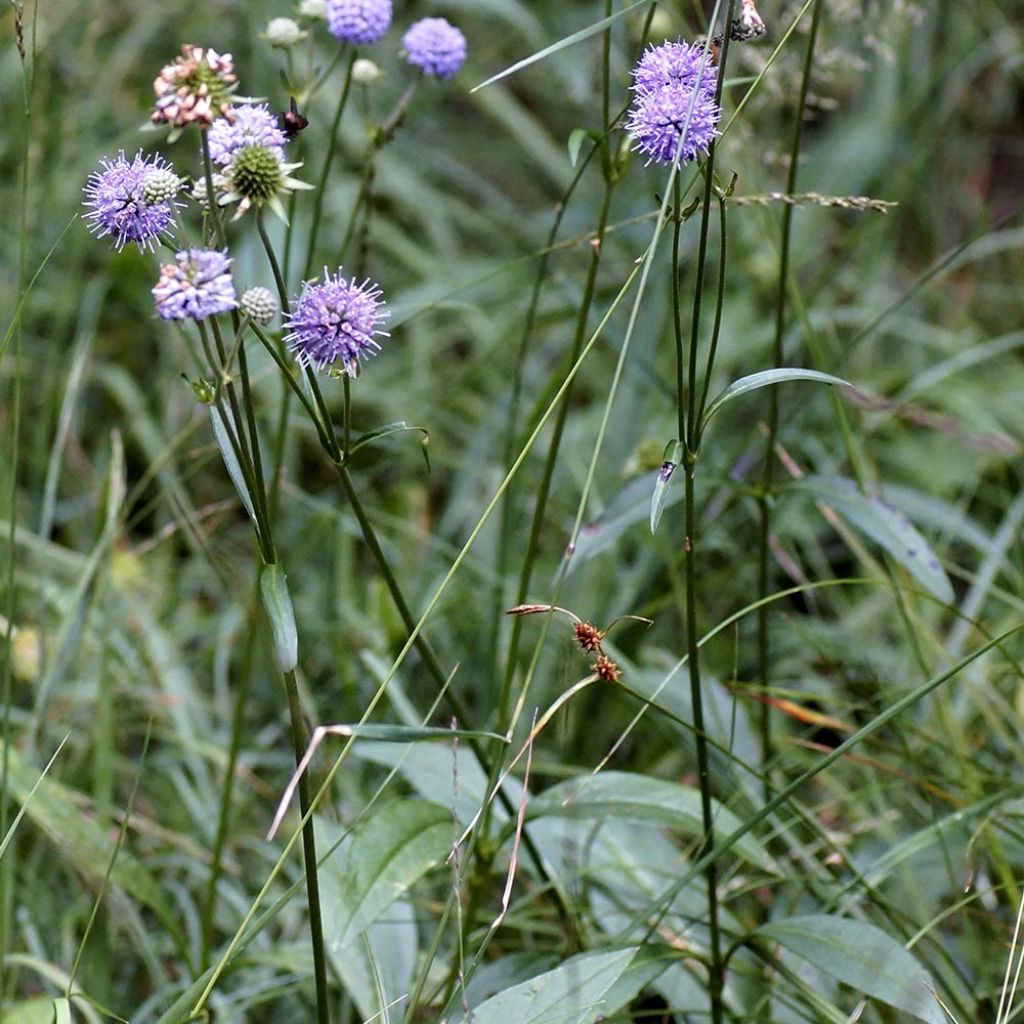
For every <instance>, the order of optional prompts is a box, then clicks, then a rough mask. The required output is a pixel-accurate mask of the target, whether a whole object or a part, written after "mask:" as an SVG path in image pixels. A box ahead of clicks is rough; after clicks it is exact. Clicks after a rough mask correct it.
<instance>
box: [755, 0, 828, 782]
mask: <svg viewBox="0 0 1024 1024" xmlns="http://www.w3.org/2000/svg"><path fill="white" fill-rule="evenodd" d="M823 7H824V4H823V3H821V0H817V2H816V3H815V5H814V13H813V14H812V15H811V29H810V32H809V33H808V34H807V48H806V50H805V51H804V65H803V75H802V77H801V80H800V97H799V99H798V101H797V104H796V110H795V112H794V115H793V138H792V141H791V143H790V149H789V172H788V174H787V175H786V193H787V194H788V195H792V194H793V193H794V192H795V191H796V178H797V167H798V166H799V162H800V143H801V140H802V138H803V125H804V111H805V109H806V107H807V95H808V92H809V91H810V86H811V72H812V70H813V68H814V46H815V42H816V40H817V36H818V25H819V24H820V22H821V12H822V9H823ZM792 223H793V207H792V206H790V205H788V204H786V205H785V206H783V208H782V233H781V244H780V247H779V274H778V285H777V289H776V294H775V334H774V338H773V341H772V366H773V368H776V369H777V368H779V367H781V366H782V363H783V356H784V353H783V340H784V337H785V331H786V295H787V292H788V288H789V253H790V240H791V236H792ZM768 390H769V395H768V431H767V435H766V437H765V448H764V471H763V473H762V476H761V494H760V497H759V498H758V510H759V529H758V538H757V562H758V584H757V587H758V594H760V595H761V596H762V597H764V596H765V595H767V594H768V593H769V591H770V589H771V586H772V571H771V547H770V539H771V523H772V502H771V490H772V484H773V482H774V474H775V443H776V439H777V437H778V433H779V392H778V389H777V388H769V389H768ZM757 664H758V688H759V689H760V691H761V695H762V697H766V696H767V695H768V693H769V692H770V690H771V637H770V633H769V628H768V606H767V605H762V606H761V608H760V610H759V611H758V614H757ZM759 714H760V723H759V727H760V734H761V765H762V770H763V775H764V795H765V799H766V800H767V799H768V797H769V796H770V795H771V788H772V786H771V773H770V771H769V765H771V763H772V761H774V759H775V741H774V739H773V737H772V716H771V707H770V705H769V704H768V702H767V701H762V702H761V709H760V712H759Z"/></svg>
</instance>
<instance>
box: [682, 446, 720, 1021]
mask: <svg viewBox="0 0 1024 1024" xmlns="http://www.w3.org/2000/svg"><path fill="white" fill-rule="evenodd" d="M695 469H696V459H695V458H693V457H691V454H690V453H689V452H687V456H686V465H685V472H686V493H685V497H684V503H685V528H686V536H685V541H684V550H685V559H684V563H683V564H684V570H685V574H686V653H687V659H686V662H687V668H688V670H689V677H690V701H691V704H692V706H693V730H694V736H695V739H696V747H697V780H698V783H699V785H700V807H701V816H702V818H703V822H704V837H703V842H702V843H701V847H700V853H699V854H698V857H700V858H703V857H706V856H708V855H709V854H710V853H711V852H712V850H713V849H714V832H713V828H714V811H713V809H712V806H711V771H710V767H709V757H708V740H707V734H706V733H705V731H704V701H703V695H702V692H701V682H700V652H699V651H698V649H697V642H698V635H697V515H696V509H695V507H694V505H695V502H694V470H695ZM704 879H705V881H706V883H707V889H708V929H709V931H710V945H711V967H710V971H709V976H708V991H709V995H710V999H711V1020H712V1022H713V1024H721V1020H722V981H723V978H722V973H723V972H722V938H721V934H720V932H719V927H718V863H717V861H715V860H714V859H713V858H712V859H710V860H709V861H708V864H707V867H706V868H705V870H704Z"/></svg>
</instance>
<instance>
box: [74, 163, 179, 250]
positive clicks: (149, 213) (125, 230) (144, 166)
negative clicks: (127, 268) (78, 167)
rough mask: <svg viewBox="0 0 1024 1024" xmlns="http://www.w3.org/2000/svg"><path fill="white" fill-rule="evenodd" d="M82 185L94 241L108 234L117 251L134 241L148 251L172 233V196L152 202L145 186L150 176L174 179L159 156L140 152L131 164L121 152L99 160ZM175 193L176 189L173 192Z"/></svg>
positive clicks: (171, 172) (140, 247)
mask: <svg viewBox="0 0 1024 1024" xmlns="http://www.w3.org/2000/svg"><path fill="white" fill-rule="evenodd" d="M100 162H101V163H102V165H103V170H102V171H96V172H95V173H94V174H92V175H91V176H90V178H89V181H88V183H87V184H86V186H85V189H84V191H85V196H86V199H85V203H84V204H83V205H85V206H88V207H90V208H91V209H90V212H89V213H87V214H86V215H85V220H87V221H91V222H92V223H91V224H90V226H89V230H90V231H92V233H93V234H94V235H96V236H97V237H98V238H102V237H103V236H104V235H111V236H112V237H113V239H114V245H115V247H116V248H117V249H118V250H121V249H123V248H124V247H125V246H126V245H127V244H128V243H129V242H135V244H136V245H138V247H139V250H140V251H143V250H145V249H152V248H153V245H154V243H155V242H156V240H157V239H158V238H159V237H160V235H161V234H162V233H163V232H164V231H170V230H173V215H174V211H173V208H172V196H173V193H171V195H170V196H167V197H166V198H164V199H160V198H157V199H155V200H154V199H153V197H152V195H151V194H148V193H147V188H146V183H147V180H149V178H150V177H151V176H152V175H154V174H158V173H159V174H170V175H171V177H173V178H174V179H175V181H177V176H176V175H175V174H174V172H173V171H172V170H171V169H170V164H168V163H167V162H166V161H165V160H164V159H163V158H162V157H160V156H159V155H154V156H149V157H147V156H143V155H142V151H141V150H140V151H139V152H138V153H136V154H135V157H134V159H133V160H131V162H129V161H128V159H127V157H126V156H125V155H124V150H122V151H121V152H120V153H119V154H118V156H117V158H116V159H115V160H107V159H105V158H104V159H103V160H102V161H100ZM175 191H176V190H175Z"/></svg>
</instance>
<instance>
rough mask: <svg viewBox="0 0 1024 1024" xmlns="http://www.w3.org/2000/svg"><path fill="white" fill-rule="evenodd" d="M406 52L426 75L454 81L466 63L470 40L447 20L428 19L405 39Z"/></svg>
mask: <svg viewBox="0 0 1024 1024" xmlns="http://www.w3.org/2000/svg"><path fill="white" fill-rule="evenodd" d="M402 49H404V50H405V53H406V58H405V59H406V60H407V61H408V62H409V63H410V64H413V65H415V66H416V67H418V68H419V69H420V70H421V71H422V72H423V73H424V74H425V75H431V76H433V77H434V78H452V77H454V75H455V73H456V72H457V71H458V70H459V68H461V67H462V65H463V63H464V62H465V60H466V37H465V36H464V35H463V34H462V33H461V32H460V31H459V30H458V29H457V28H456V27H455V26H454V25H452V24H450V23H449V22H448V21H447V20H446V19H445V18H424V19H423V20H422V21H417V22H416V23H415V24H414V25H412V26H411V27H410V29H409V31H408V32H406V33H405V35H404V36H402Z"/></svg>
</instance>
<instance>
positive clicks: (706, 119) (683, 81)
mask: <svg viewBox="0 0 1024 1024" xmlns="http://www.w3.org/2000/svg"><path fill="white" fill-rule="evenodd" d="M717 82H718V69H717V68H716V67H715V65H714V64H713V63H712V61H711V57H710V55H709V54H706V53H705V51H704V47H703V46H702V45H701V44H699V43H694V44H692V45H688V44H686V43H684V42H682V41H677V42H672V41H670V40H666V41H665V42H664V43H662V44H661V45H660V46H651V47H649V48H648V49H647V50H646V51H645V52H644V54H643V56H642V57H641V58H640V60H639V61H638V62H637V65H636V67H635V68H634V69H633V92H634V94H635V98H634V101H633V106H632V107H631V108H630V111H629V118H628V120H627V122H626V129H627V131H628V132H629V133H630V134H631V135H632V136H633V138H634V139H636V143H637V144H636V147H635V148H636V149H638V150H639V151H640V152H641V153H643V154H644V156H646V157H647V162H648V163H650V162H651V161H652V160H657V161H658V162H660V163H671V162H672V161H673V160H674V159H675V157H676V152H677V151H678V153H679V159H680V160H681V161H684V162H685V161H687V160H693V159H695V158H696V156H697V155H698V154H699V153H706V152H707V150H708V147H709V146H710V145H711V143H712V142H713V141H714V138H715V136H716V135H717V134H718V133H717V130H716V126H717V125H718V120H719V118H720V117H721V113H722V112H721V108H720V107H719V106H718V103H717V102H716V101H715V90H716V86H717Z"/></svg>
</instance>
